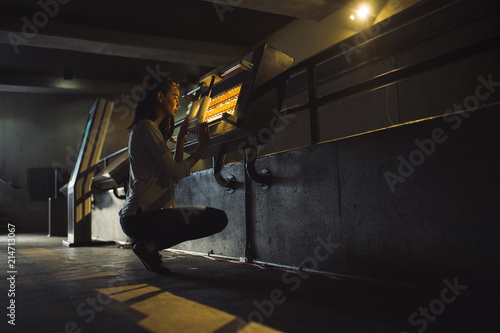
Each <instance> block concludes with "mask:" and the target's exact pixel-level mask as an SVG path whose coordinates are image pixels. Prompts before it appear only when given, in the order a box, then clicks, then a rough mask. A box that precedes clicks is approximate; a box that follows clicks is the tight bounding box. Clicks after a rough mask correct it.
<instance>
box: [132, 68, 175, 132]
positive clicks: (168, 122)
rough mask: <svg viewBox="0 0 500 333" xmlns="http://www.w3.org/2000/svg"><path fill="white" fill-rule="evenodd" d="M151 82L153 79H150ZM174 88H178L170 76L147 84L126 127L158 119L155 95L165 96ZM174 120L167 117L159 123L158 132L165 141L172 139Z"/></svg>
mask: <svg viewBox="0 0 500 333" xmlns="http://www.w3.org/2000/svg"><path fill="white" fill-rule="evenodd" d="M151 80H153V78H151ZM174 87H179V84H178V83H177V82H175V81H174V80H173V79H172V78H171V77H170V76H169V77H167V78H165V79H164V80H162V81H161V82H159V83H158V82H149V83H148V84H147V85H146V86H145V87H144V90H143V91H142V94H141V98H140V100H139V102H138V103H137V106H136V107H135V112H134V119H133V120H132V123H131V124H130V126H129V127H128V129H132V128H133V127H134V126H135V125H136V124H137V123H138V122H139V121H141V120H143V119H149V120H151V121H155V120H156V118H158V114H157V112H156V110H157V108H156V106H157V105H158V104H159V102H158V99H157V97H156V95H157V94H158V92H160V91H161V92H162V93H163V94H164V95H165V96H166V95H167V93H168V92H169V91H170V89H172V88H174ZM174 126H175V119H174V117H167V118H165V119H163V121H162V122H161V123H160V126H159V127H160V131H161V133H162V134H163V137H164V138H165V141H167V140H168V139H170V138H171V137H172V134H173V133H174Z"/></svg>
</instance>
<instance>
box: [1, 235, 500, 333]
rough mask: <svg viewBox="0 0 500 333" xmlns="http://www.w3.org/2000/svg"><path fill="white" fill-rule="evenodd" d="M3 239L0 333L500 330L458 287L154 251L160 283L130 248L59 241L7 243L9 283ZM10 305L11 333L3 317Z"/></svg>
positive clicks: (493, 311) (37, 238)
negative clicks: (423, 286) (422, 286)
mask: <svg viewBox="0 0 500 333" xmlns="http://www.w3.org/2000/svg"><path fill="white" fill-rule="evenodd" d="M7 239H8V237H7V236H6V235H1V236H0V248H1V252H0V260H1V262H2V276H5V275H6V276H7V277H9V276H14V277H15V281H14V280H12V279H11V280H7V283H5V282H6V279H5V278H2V284H1V290H0V294H1V295H2V296H1V306H0V308H1V309H2V319H1V322H0V331H1V332H53V333H56V332H58V333H59V332H220V333H222V332H237V331H238V332H240V331H241V332H255V333H257V332H276V331H284V332H424V331H425V332H498V331H499V326H500V324H498V321H497V320H495V318H496V317H497V315H498V313H499V310H500V306H499V302H498V299H496V300H495V299H487V298H485V297H479V296H477V295H474V294H469V293H468V291H463V290H462V291H461V290H460V287H458V289H456V290H455V295H454V294H453V292H452V291H451V290H450V288H451V287H450V288H449V287H447V284H446V283H443V289H442V290H438V289H436V290H426V291H423V290H416V289H408V288H396V287H391V286H385V285H382V284H376V283H373V282H372V283H368V282H360V281H352V280H351V281H350V280H345V279H334V278H330V277H324V276H314V275H305V274H304V275H296V274H294V273H291V272H285V271H281V270H275V269H262V268H259V267H257V266H254V265H248V264H240V263H234V262H228V261H221V260H213V259H209V258H206V257H203V256H199V255H192V254H186V253H179V252H172V251H163V252H162V254H163V255H164V260H165V261H166V262H167V264H168V267H170V268H171V269H172V271H173V273H172V274H171V275H170V276H167V277H164V276H158V275H155V274H153V273H150V272H148V271H146V270H145V269H144V268H143V266H142V264H141V262H140V261H139V259H138V258H137V257H136V256H135V255H134V254H133V252H132V251H131V249H130V248H123V247H120V246H117V245H108V246H96V247H79V248H68V247H64V246H63V245H62V240H63V238H61V237H46V236H45V235H27V234H18V235H16V236H15V251H16V252H15V254H14V256H15V267H14V268H13V269H15V272H16V273H14V274H11V273H8V272H9V271H11V270H12V268H9V267H8V266H7V265H4V263H7V262H8V261H7V260H8V255H9V254H8V252H7ZM11 254H12V253H11ZM11 263H12V262H11ZM11 282H14V283H11ZM449 282H450V283H451V284H452V285H453V284H454V283H455V284H460V281H457V282H455V281H453V277H450V281H449ZM14 289H15V291H14ZM9 290H11V291H10V292H9ZM12 292H14V293H15V295H13V294H12ZM9 294H10V295H9ZM12 300H14V301H15V303H14V304H15V324H16V325H15V327H14V326H12V325H11V324H9V323H8V321H10V320H11V318H9V316H5V313H4V311H5V309H6V307H7V306H9V304H10V303H9V302H11V301H12ZM429 308H430V309H429ZM10 311H11V310H10V309H7V314H8V313H9V312H10ZM410 318H411V319H410ZM248 322H252V323H251V324H248Z"/></svg>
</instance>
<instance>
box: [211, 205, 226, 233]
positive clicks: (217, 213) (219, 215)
mask: <svg viewBox="0 0 500 333" xmlns="http://www.w3.org/2000/svg"><path fill="white" fill-rule="evenodd" d="M207 213H209V214H210V220H211V221H212V223H213V225H214V227H215V228H216V229H217V232H220V231H222V230H224V229H225V228H226V226H227V224H228V221H229V220H228V218H227V214H226V212H225V211H223V210H221V209H217V208H211V207H207Z"/></svg>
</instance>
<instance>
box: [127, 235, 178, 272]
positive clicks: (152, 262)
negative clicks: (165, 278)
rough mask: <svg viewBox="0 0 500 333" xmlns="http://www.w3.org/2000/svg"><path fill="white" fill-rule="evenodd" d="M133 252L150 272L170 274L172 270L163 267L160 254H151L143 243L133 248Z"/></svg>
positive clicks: (138, 243) (136, 244)
mask: <svg viewBox="0 0 500 333" xmlns="http://www.w3.org/2000/svg"><path fill="white" fill-rule="evenodd" d="M132 250H133V251H134V253H135V254H136V255H137V256H138V257H139V259H141V261H142V263H143V264H144V267H146V269H147V270H148V271H150V272H154V273H156V274H160V275H167V274H169V273H170V269H168V268H167V267H165V266H164V265H163V261H162V260H161V255H160V253H159V252H149V251H148V250H147V249H146V247H145V246H144V243H142V242H137V243H135V244H134V245H133V246H132Z"/></svg>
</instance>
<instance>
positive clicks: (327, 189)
mask: <svg viewBox="0 0 500 333" xmlns="http://www.w3.org/2000/svg"><path fill="white" fill-rule="evenodd" d="M498 121H500V106H496V107H495V109H494V110H493V109H492V110H488V111H485V110H480V111H476V112H473V113H465V114H461V115H457V114H454V115H451V116H448V117H444V118H443V117H439V118H436V119H430V120H426V121H422V122H417V123H412V124H407V125H402V126H397V127H393V128H389V129H385V130H381V131H375V132H372V133H368V134H364V135H360V136H355V137H352V138H347V139H341V140H334V141H331V142H327V143H323V144H319V145H315V146H310V147H305V148H302V149H298V150H291V151H287V152H283V153H279V154H272V155H269V156H265V157H263V158H260V159H259V160H258V161H257V163H256V165H257V170H258V171H260V170H261V169H262V168H266V169H269V170H270V171H271V172H272V174H273V184H272V186H271V187H270V188H269V189H268V190H267V191H264V190H262V189H261V188H260V187H259V185H257V184H255V183H253V184H252V185H251V187H250V188H249V189H248V193H247V208H246V209H247V213H249V214H245V204H244V202H242V200H243V197H244V191H243V189H242V188H240V189H237V190H236V191H235V192H234V193H232V194H229V193H226V192H225V190H224V189H222V188H220V187H219V185H217V184H216V182H215V180H213V179H212V178H211V174H210V170H205V171H200V172H198V173H196V174H195V175H194V176H192V177H189V178H186V179H184V180H182V181H181V182H180V183H179V184H178V185H177V186H176V194H177V196H176V197H177V204H178V205H191V204H202V205H213V206H215V207H218V208H222V209H224V210H226V211H227V213H228V216H229V218H230V223H229V227H228V229H227V230H225V231H223V232H222V233H221V234H219V235H215V236H212V237H210V238H207V239H204V240H199V241H191V242H187V243H185V244H182V245H181V246H179V248H181V249H187V250H192V251H195V252H202V253H206V252H209V251H210V250H215V251H214V252H215V253H217V254H224V255H228V256H233V257H239V256H243V255H244V246H242V244H244V242H245V236H244V234H245V224H246V223H249V224H250V226H251V230H252V232H251V234H250V235H249V237H250V239H251V240H252V247H253V255H254V258H255V260H258V261H264V262H271V263H274V264H284V265H290V266H295V267H300V266H303V267H309V268H316V269H319V270H322V271H327V272H331V273H335V274H339V275H348V276H354V277H361V278H367V279H374V280H382V281H391V282H396V283H404V284H419V285H427V286H431V285H435V286H439V285H440V284H441V283H442V280H443V279H444V278H454V277H455V276H458V277H459V281H463V282H464V284H469V285H470V286H471V291H474V292H478V293H488V292H489V291H488V290H487V289H488V288H490V287H491V283H492V282H493V281H497V280H498V278H499V277H500V276H499V274H500V268H499V266H498V265H495V264H494V263H496V262H498V260H499V259H500V258H499V253H500V245H499V243H498V241H497V236H498V232H499V231H500V224H499V223H498V221H500V212H499V211H498V209H496V206H497V204H498V202H499V199H500V196H499V195H498V186H499V185H500V176H499V175H498V172H497V171H496V169H497V163H494V162H493V158H494V155H495V154H496V152H498V151H499V148H500V137H499V136H498V134H497V126H496V124H497V123H498ZM416 140H417V141H418V142H419V143H418V144H417V143H416ZM431 141H432V142H433V143H431ZM422 142H423V143H424V144H423V145H424V146H422ZM419 145H420V146H419ZM420 147H424V148H420ZM403 160H404V161H411V162H402V161H403ZM405 163H413V164H414V166H412V165H410V164H408V165H406V166H401V164H405ZM227 169H228V170H231V171H232V173H236V174H237V177H236V178H237V179H238V181H240V182H242V177H241V174H238V173H237V171H238V170H242V169H243V166H242V164H241V163H236V164H233V165H231V166H229V167H228V168H227ZM240 172H241V171H240ZM398 177H399V178H398ZM394 179H396V180H394ZM245 216H247V217H248V218H245ZM321 244H323V245H322V247H323V248H325V247H326V248H328V246H325V245H324V244H330V249H331V250H332V251H331V252H332V253H330V254H328V253H327V252H324V251H319V252H318V254H319V255H320V257H321V260H311V258H315V253H316V252H315V249H316V248H317V247H318V246H319V245H321ZM316 251H317V250H316ZM318 258H319V257H318Z"/></svg>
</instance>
